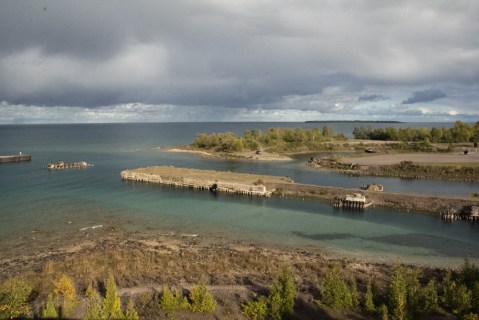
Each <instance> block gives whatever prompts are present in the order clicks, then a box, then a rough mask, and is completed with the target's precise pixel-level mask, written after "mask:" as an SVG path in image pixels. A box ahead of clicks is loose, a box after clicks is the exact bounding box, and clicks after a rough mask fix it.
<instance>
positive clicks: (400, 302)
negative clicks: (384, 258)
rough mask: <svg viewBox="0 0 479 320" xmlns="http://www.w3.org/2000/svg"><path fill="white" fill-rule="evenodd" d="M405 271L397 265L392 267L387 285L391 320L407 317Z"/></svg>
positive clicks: (401, 319)
mask: <svg viewBox="0 0 479 320" xmlns="http://www.w3.org/2000/svg"><path fill="white" fill-rule="evenodd" d="M406 277H407V275H406V269H405V267H404V266H402V265H401V264H399V263H396V265H395V266H394V271H393V275H392V278H391V283H390V284H389V305H390V306H391V309H392V316H393V320H404V319H406V317H407V290H408V289H407V279H406Z"/></svg>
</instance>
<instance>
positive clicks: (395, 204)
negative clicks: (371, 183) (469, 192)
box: [121, 167, 479, 216]
mask: <svg viewBox="0 0 479 320" xmlns="http://www.w3.org/2000/svg"><path fill="white" fill-rule="evenodd" d="M121 178H122V179H123V180H131V181H139V182H147V183H157V184H163V185H170V186H175V187H183V188H191V189H200V190H211V191H215V192H216V191H218V192H226V193H236V194H244V195H251V196H263V197H269V196H271V195H277V196H280V197H294V198H302V199H316V200H322V201H328V202H331V203H332V204H333V205H334V203H335V201H337V199H347V197H348V196H350V195H356V197H359V196H364V199H365V200H364V202H365V204H367V206H370V205H374V206H384V207H390V208H395V209H405V210H415V211H426V212H432V213H435V214H437V215H438V216H441V214H444V213H445V212H447V213H450V214H461V215H463V214H464V212H467V211H468V210H470V209H471V207H474V206H479V199H477V198H470V197H456V196H436V195H418V194H406V193H396V192H377V191H369V190H359V189H347V188H337V187H325V186H319V185H306V184H299V183H294V182H293V181H292V180H291V179H289V178H286V177H276V176H264V175H253V174H244V173H233V172H221V171H213V170H197V169H184V168H175V167H147V168H139V169H134V170H125V171H122V172H121Z"/></svg>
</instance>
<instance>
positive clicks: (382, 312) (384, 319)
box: [379, 304, 389, 320]
mask: <svg viewBox="0 0 479 320" xmlns="http://www.w3.org/2000/svg"><path fill="white" fill-rule="evenodd" d="M379 316H380V317H381V320H388V319H389V312H388V307H386V305H385V304H382V305H381V306H380V307H379Z"/></svg>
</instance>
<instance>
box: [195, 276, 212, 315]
mask: <svg viewBox="0 0 479 320" xmlns="http://www.w3.org/2000/svg"><path fill="white" fill-rule="evenodd" d="M190 299H191V306H190V308H191V310H192V311H193V312H204V313H207V312H214V311H215V310H216V300H215V298H214V297H213V296H212V295H211V293H210V292H209V291H208V288H206V285H205V284H204V283H201V284H199V285H197V286H195V287H194V288H193V289H192V290H191V295H190Z"/></svg>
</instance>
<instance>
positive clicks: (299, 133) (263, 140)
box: [192, 126, 346, 153]
mask: <svg viewBox="0 0 479 320" xmlns="http://www.w3.org/2000/svg"><path fill="white" fill-rule="evenodd" d="M333 140H346V137H345V136H344V134H342V133H340V134H334V132H333V129H332V127H328V126H325V127H323V128H322V129H321V128H313V129H310V130H304V129H301V128H295V129H291V128H269V129H268V130H266V131H265V132H262V131H261V130H258V129H255V130H246V131H245V132H244V134H243V136H242V137H240V136H237V135H236V134H234V133H232V132H223V133H218V132H217V133H212V134H205V133H200V134H198V135H197V136H196V139H195V141H194V142H193V143H192V146H194V147H196V148H199V149H207V150H213V151H215V152H242V151H256V150H259V149H262V148H264V149H265V151H269V152H280V153H289V152H298V151H308V150H309V151H316V150H328V149H330V148H331V146H329V145H328V142H330V141H333Z"/></svg>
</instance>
